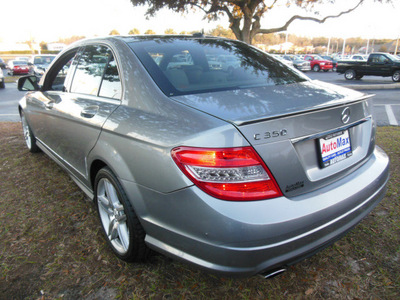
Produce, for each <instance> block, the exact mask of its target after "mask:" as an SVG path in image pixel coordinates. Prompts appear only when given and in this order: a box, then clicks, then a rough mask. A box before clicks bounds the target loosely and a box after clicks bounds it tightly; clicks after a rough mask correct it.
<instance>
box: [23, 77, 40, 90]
mask: <svg viewBox="0 0 400 300" xmlns="http://www.w3.org/2000/svg"><path fill="white" fill-rule="evenodd" d="M38 81H39V80H38V78H37V77H36V76H33V75H29V76H23V77H20V78H19V79H18V90H19V91H25V92H26V91H38V90H40V88H39V84H38Z"/></svg>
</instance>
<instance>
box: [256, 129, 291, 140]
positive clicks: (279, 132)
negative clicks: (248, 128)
mask: <svg viewBox="0 0 400 300" xmlns="http://www.w3.org/2000/svg"><path fill="white" fill-rule="evenodd" d="M285 135H287V130H286V129H281V130H273V131H265V132H263V133H255V134H254V135H253V138H254V140H256V141H260V140H267V139H271V138H277V137H280V136H285Z"/></svg>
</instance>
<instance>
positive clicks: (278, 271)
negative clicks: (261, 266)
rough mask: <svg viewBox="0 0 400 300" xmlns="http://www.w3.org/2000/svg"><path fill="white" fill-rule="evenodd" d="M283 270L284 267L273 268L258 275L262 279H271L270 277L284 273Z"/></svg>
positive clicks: (284, 270)
mask: <svg viewBox="0 0 400 300" xmlns="http://www.w3.org/2000/svg"><path fill="white" fill-rule="evenodd" d="M285 272H286V268H280V269H275V270H272V271H268V272H265V273H261V274H260V275H261V276H262V277H264V279H271V278H273V277H275V276H278V275H280V274H282V273H285Z"/></svg>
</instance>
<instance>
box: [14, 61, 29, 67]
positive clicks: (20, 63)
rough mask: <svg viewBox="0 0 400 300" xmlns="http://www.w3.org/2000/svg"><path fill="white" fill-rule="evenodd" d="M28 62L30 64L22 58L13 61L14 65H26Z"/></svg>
mask: <svg viewBox="0 0 400 300" xmlns="http://www.w3.org/2000/svg"><path fill="white" fill-rule="evenodd" d="M27 64H28V62H26V61H22V60H14V61H13V65H14V66H26V65H27Z"/></svg>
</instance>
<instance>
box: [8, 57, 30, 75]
mask: <svg viewBox="0 0 400 300" xmlns="http://www.w3.org/2000/svg"><path fill="white" fill-rule="evenodd" d="M28 73H29V66H28V62H27V61H24V60H11V61H9V62H8V74H9V75H25V74H28Z"/></svg>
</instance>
